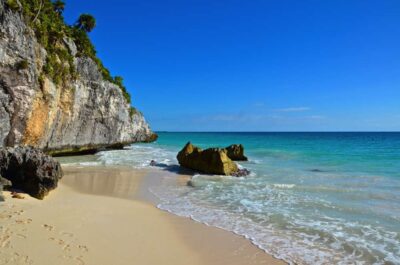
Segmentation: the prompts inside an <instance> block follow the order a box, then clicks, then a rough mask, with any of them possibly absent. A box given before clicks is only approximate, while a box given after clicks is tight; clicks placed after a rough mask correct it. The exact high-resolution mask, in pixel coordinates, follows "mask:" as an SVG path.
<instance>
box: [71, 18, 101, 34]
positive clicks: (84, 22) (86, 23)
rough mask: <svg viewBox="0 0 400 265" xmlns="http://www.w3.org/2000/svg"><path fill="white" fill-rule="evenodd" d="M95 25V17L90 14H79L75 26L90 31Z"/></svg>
mask: <svg viewBox="0 0 400 265" xmlns="http://www.w3.org/2000/svg"><path fill="white" fill-rule="evenodd" d="M95 26H96V19H95V18H94V17H93V16H92V15H90V14H82V15H80V16H79V18H78V21H76V23H75V27H77V28H79V29H82V30H84V31H86V32H91V31H92V30H93V29H94V27H95Z"/></svg>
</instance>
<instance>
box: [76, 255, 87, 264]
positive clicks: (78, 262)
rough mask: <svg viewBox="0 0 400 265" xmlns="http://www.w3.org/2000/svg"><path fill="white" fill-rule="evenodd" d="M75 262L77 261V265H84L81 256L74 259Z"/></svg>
mask: <svg viewBox="0 0 400 265" xmlns="http://www.w3.org/2000/svg"><path fill="white" fill-rule="evenodd" d="M75 260H76V261H77V264H78V265H85V262H84V261H83V257H82V256H79V257H76V258H75Z"/></svg>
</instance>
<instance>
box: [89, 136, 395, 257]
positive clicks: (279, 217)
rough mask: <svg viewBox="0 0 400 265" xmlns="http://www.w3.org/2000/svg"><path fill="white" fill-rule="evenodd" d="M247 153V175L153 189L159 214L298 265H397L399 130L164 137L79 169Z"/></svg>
mask: <svg viewBox="0 0 400 265" xmlns="http://www.w3.org/2000/svg"><path fill="white" fill-rule="evenodd" d="M188 141H191V142H192V143H193V144H195V145H198V146H200V147H202V148H207V147H211V146H219V147H225V146H228V145H230V144H233V143H241V144H243V145H244V146H245V152H246V155H247V156H248V157H249V161H248V162H239V164H240V165H241V166H243V167H245V168H248V169H250V170H251V172H252V173H251V175H250V176H248V177H246V178H234V177H226V176H210V175H202V174H194V176H193V180H192V183H193V186H194V187H189V186H182V185H177V182H176V181H174V180H173V179H171V177H168V178H165V179H164V180H163V182H162V183H163V184H162V185H160V186H157V187H154V188H152V190H151V191H152V192H153V193H154V194H155V195H156V196H157V197H158V198H159V199H160V201H161V203H160V204H159V208H161V209H164V210H167V211H170V212H172V213H175V214H177V215H181V216H187V217H191V218H192V219H194V220H197V221H199V222H203V223H206V224H208V225H212V226H217V227H220V228H223V229H226V230H229V231H232V232H235V233H237V234H240V235H243V236H245V237H246V238H248V239H249V240H251V241H252V242H253V243H254V244H256V245H258V246H259V247H260V248H262V249H264V250H265V251H266V252H268V253H270V254H272V255H274V256H276V257H278V258H282V259H284V260H286V261H287V262H289V263H296V264H400V133H159V140H158V141H157V142H156V143H152V144H135V145H132V146H131V147H129V148H128V149H127V150H118V151H109V152H102V153H100V154H99V155H98V156H96V157H95V158H92V159H91V161H86V162H83V163H82V164H88V165H94V164H110V165H111V164H120V165H130V166H133V167H137V168H145V167H149V162H150V161H151V160H152V159H154V160H156V161H157V162H158V163H159V164H160V166H158V167H155V168H159V169H160V170H168V171H170V172H177V174H178V173H179V168H178V167H177V166H176V165H177V161H176V158H175V156H176V154H177V152H178V151H179V150H180V149H181V148H182V147H183V146H184V144H186V142H188Z"/></svg>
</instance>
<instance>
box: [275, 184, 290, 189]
mask: <svg viewBox="0 0 400 265" xmlns="http://www.w3.org/2000/svg"><path fill="white" fill-rule="evenodd" d="M272 186H273V187H274V188H279V189H293V188H294V187H296V185H295V184H281V183H276V184H272Z"/></svg>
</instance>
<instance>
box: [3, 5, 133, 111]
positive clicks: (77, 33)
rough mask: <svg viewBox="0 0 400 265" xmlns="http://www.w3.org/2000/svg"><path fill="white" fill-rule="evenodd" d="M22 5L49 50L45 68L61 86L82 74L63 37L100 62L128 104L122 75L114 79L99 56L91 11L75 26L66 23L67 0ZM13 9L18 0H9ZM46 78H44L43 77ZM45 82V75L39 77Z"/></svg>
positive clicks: (39, 39)
mask: <svg viewBox="0 0 400 265" xmlns="http://www.w3.org/2000/svg"><path fill="white" fill-rule="evenodd" d="M19 2H20V3H21V5H22V14H23V16H24V19H25V22H26V24H27V25H29V26H30V28H32V29H33V31H34V33H35V35H36V38H37V40H38V42H39V43H40V44H41V45H42V46H43V47H44V48H45V49H46V52H47V58H46V64H45V65H44V66H43V71H44V73H45V74H46V76H47V77H49V78H50V79H51V80H53V82H54V83H55V84H57V85H63V84H65V83H67V81H68V80H73V79H76V78H77V76H78V73H77V72H76V69H75V67H74V64H73V62H74V57H73V56H72V55H71V53H70V51H69V50H68V49H67V47H66V45H65V44H64V40H63V38H72V39H73V40H74V42H75V44H76V46H77V49H78V54H77V55H78V56H80V57H89V58H91V59H92V60H93V61H94V62H95V63H96V64H97V67H98V69H99V71H100V72H101V74H102V76H103V79H104V80H106V81H109V82H112V83H114V84H116V85H118V86H119V87H120V88H121V91H122V93H123V95H124V97H125V99H126V101H127V102H128V103H130V102H131V99H130V96H129V94H128V92H127V90H126V88H125V86H124V85H123V82H122V81H123V80H122V78H121V77H115V78H113V77H112V75H111V74H110V71H109V70H108V69H107V68H105V67H104V65H103V63H102V62H101V60H100V59H99V58H98V57H97V55H96V49H95V48H94V46H93V44H92V42H91V41H90V38H89V36H88V34H87V33H88V32H90V31H91V30H93V28H94V27H95V25H96V20H95V18H94V17H93V16H91V15H89V14H83V15H81V16H80V17H79V19H78V21H77V23H76V24H75V26H68V25H66V24H65V22H64V18H63V16H62V12H63V10H64V8H65V2H64V1H62V0H55V1H54V2H52V1H51V0H19ZM6 3H7V6H9V8H10V9H13V8H16V9H17V10H18V9H19V8H20V7H19V5H18V2H17V1H16V0H7V2H6ZM40 79H42V80H40ZM39 81H41V82H43V76H42V77H40V78H39Z"/></svg>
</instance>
